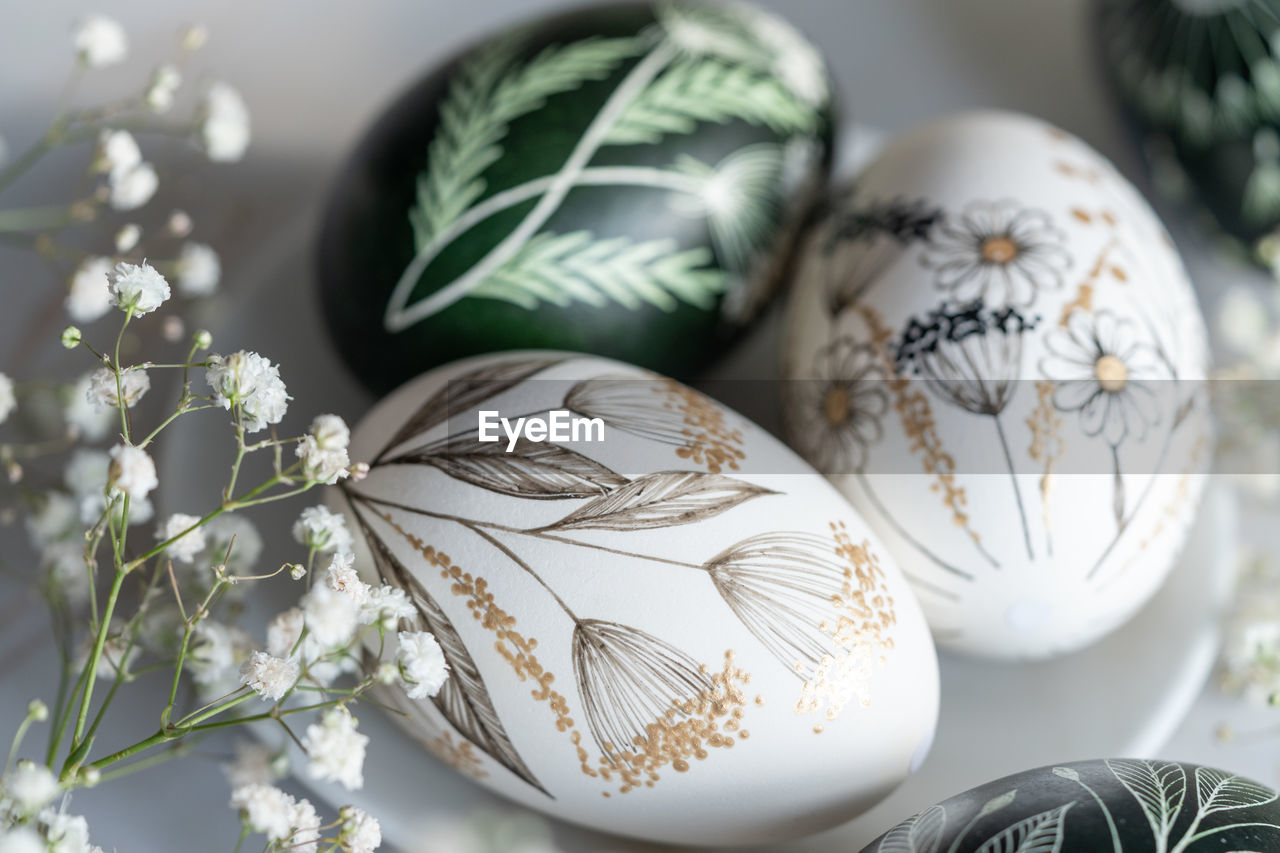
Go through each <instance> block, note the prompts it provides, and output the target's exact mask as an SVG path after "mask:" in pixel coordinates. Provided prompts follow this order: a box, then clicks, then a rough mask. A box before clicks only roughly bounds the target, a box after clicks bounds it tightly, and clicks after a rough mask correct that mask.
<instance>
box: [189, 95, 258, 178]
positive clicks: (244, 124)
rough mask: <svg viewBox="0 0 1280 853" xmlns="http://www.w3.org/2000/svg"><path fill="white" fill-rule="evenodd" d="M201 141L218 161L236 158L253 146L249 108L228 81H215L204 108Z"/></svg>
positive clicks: (202, 106)
mask: <svg viewBox="0 0 1280 853" xmlns="http://www.w3.org/2000/svg"><path fill="white" fill-rule="evenodd" d="M200 141H201V142H202V143H203V144H204V150H205V153H206V154H208V156H209V159H210V160H213V161H215V162H234V161H236V160H239V159H240V158H242V157H244V152H245V149H247V148H248V147H249V108H248V107H247V106H245V103H244V98H242V97H240V93H239V92H237V91H236V90H235V89H233V88H232V87H231V86H228V85H227V84H226V83H221V82H218V83H214V84H213V85H212V86H210V87H209V89H208V91H207V92H206V93H205V97H204V103H203V104H202V105H201V108H200Z"/></svg>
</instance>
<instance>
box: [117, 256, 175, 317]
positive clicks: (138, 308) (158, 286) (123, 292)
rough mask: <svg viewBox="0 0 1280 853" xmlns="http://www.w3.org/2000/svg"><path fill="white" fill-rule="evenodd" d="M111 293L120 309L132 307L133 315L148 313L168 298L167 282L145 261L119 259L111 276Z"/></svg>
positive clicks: (124, 309) (125, 309)
mask: <svg viewBox="0 0 1280 853" xmlns="http://www.w3.org/2000/svg"><path fill="white" fill-rule="evenodd" d="M111 294H112V297H113V301H114V303H115V306H116V307H117V308H119V309H120V310H121V311H128V310H129V309H133V313H134V314H135V315H142V314H150V313H151V312H152V311H154V310H156V309H157V308H159V307H160V306H161V305H163V304H164V302H165V300H166V299H168V298H169V282H167V281H165V279H164V276H162V275H161V274H160V273H158V272H156V270H155V267H153V266H151V265H150V264H148V263H147V262H145V261H143V262H142V263H141V264H131V263H128V262H126V261H121V262H120V263H118V264H116V269H115V272H114V273H113V274H112V276H111Z"/></svg>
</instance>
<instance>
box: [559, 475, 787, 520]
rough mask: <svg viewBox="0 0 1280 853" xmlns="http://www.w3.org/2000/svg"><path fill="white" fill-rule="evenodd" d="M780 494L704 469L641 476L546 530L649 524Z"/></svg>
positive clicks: (723, 509)
mask: <svg viewBox="0 0 1280 853" xmlns="http://www.w3.org/2000/svg"><path fill="white" fill-rule="evenodd" d="M773 494H777V492H774V491H772V490H770V489H766V488H764V487H763V486H757V485H755V484H754V483H748V482H745V481H743V480H736V479H734V478H733V477H725V476H723V475H720V474H707V473H703V472H700V471H658V472H656V473H653V474H646V475H644V476H642V477H637V478H636V479H634V480H632V481H631V482H629V483H627V484H626V485H625V486H619V487H618V488H616V489H614V490H613V491H611V492H609V493H608V494H606V495H601V496H600V497H598V498H596V499H594V500H593V501H591V502H590V503H588V504H586V505H585V506H582V507H579V508H578V509H576V510H574V511H573V512H571V513H569V515H566V516H565V517H564V518H562V519H560V520H559V521H557V522H555V523H554V524H551V525H548V526H547V527H546V528H543V529H546V530H588V529H591V530H651V529H653V528H656V527H675V526H677V525H680V524H693V523H695V522H699V521H705V520H706V519H708V518H713V517H714V516H717V515H719V514H720V513H722V512H727V511H728V510H730V509H733V508H734V507H735V506H737V505H738V504H740V503H743V502H744V501H749V500H751V499H752V498H757V497H760V496H762V495H773Z"/></svg>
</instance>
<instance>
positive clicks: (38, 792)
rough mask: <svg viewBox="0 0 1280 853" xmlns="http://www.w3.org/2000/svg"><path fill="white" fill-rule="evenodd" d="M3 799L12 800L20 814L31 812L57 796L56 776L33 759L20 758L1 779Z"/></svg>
mask: <svg viewBox="0 0 1280 853" xmlns="http://www.w3.org/2000/svg"><path fill="white" fill-rule="evenodd" d="M2 783H3V788H4V799H6V800H8V801H10V802H12V803H13V804H14V806H16V807H17V811H18V813H19V814H22V815H29V814H33V813H35V812H37V811H39V810H40V809H42V808H44V807H45V806H46V805H48V804H49V803H50V802H51V801H52V800H53V798H54V797H56V796H58V791H59V786H58V777H57V776H54V775H53V773H52V772H51V771H50V770H49V768H47V767H45V766H44V765H42V764H36V763H35V762H34V761H27V760H25V759H24V760H22V761H19V762H18V763H17V764H15V765H14V767H13V769H12V770H10V771H9V772H8V773H6V774H5V776H4V779H3V780H2Z"/></svg>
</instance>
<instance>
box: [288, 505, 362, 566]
mask: <svg viewBox="0 0 1280 853" xmlns="http://www.w3.org/2000/svg"><path fill="white" fill-rule="evenodd" d="M293 538H294V539H295V540H296V541H297V542H298V544H300V545H304V546H306V547H307V549H308V550H314V551H320V552H328V553H331V554H345V553H348V552H350V551H351V547H352V544H353V543H352V539H351V531H350V530H348V529H347V521H346V519H345V518H344V517H343V516H341V515H339V514H337V513H335V512H330V511H329V508H328V507H326V506H324V505H322V504H318V505H316V506H309V507H307V508H306V509H304V510H303V511H302V514H301V515H299V516H298V520H297V521H295V522H294V523H293Z"/></svg>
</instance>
